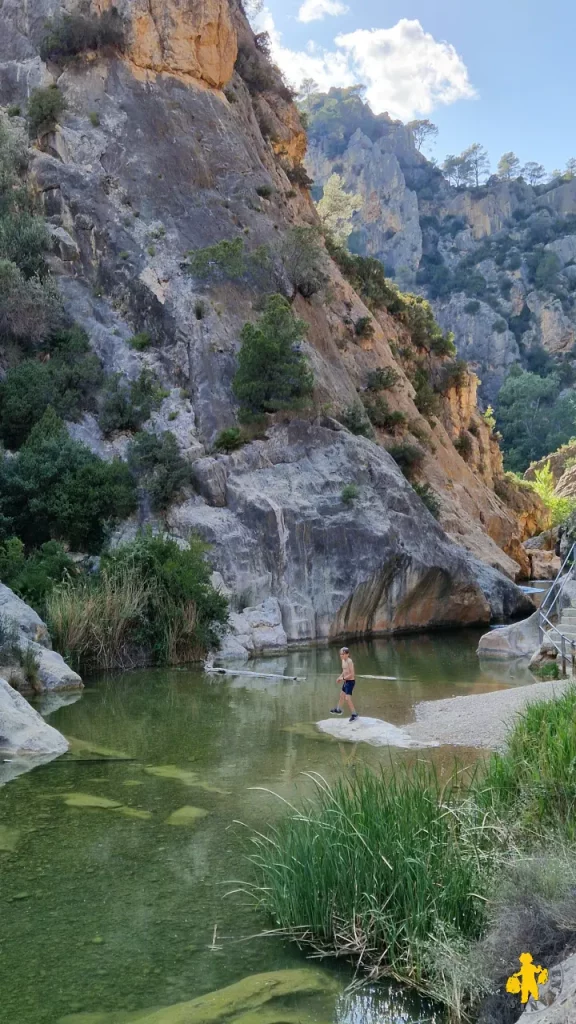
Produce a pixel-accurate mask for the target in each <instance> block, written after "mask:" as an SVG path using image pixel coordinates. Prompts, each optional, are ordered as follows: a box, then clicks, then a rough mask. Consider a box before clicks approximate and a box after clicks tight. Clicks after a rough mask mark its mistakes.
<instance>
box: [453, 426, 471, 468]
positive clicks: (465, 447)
mask: <svg viewBox="0 0 576 1024" xmlns="http://www.w3.org/2000/svg"><path fill="white" fill-rule="evenodd" d="M454 447H455V449H456V451H457V452H458V454H459V455H461V456H462V458H463V459H464V461H465V462H468V460H469V458H470V456H471V455H472V438H471V437H470V434H469V433H468V431H467V430H461V431H460V434H459V435H458V437H457V438H456V440H455V441H454Z"/></svg>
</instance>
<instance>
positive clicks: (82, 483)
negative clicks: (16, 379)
mask: <svg viewBox="0 0 576 1024" xmlns="http://www.w3.org/2000/svg"><path fill="white" fill-rule="evenodd" d="M135 507H136V496H135V489H134V484H133V481H132V478H131V476H130V472H129V470H128V467H127V466H126V465H125V464H124V463H122V462H120V461H119V460H114V461H113V462H103V461H102V460H101V459H99V458H98V457H97V456H96V455H93V454H92V452H91V451H90V450H89V449H88V448H86V446H85V445H83V444H79V443H78V442H77V441H73V440H72V439H71V438H70V437H69V436H68V433H67V431H66V429H65V428H64V426H63V424H62V422H61V421H60V420H59V419H58V417H57V416H56V414H55V412H54V410H53V409H47V410H46V412H45V413H44V416H43V417H42V419H41V420H39V422H38V423H37V424H36V425H35V427H34V428H33V429H32V431H31V433H30V435H29V436H28V439H27V441H26V444H25V445H24V446H23V447H22V448H21V449H20V451H19V452H18V454H17V455H15V456H13V457H9V456H6V455H4V456H3V457H2V458H1V459H0V540H3V539H7V538H8V537H11V536H14V535H16V536H18V537H20V538H21V539H22V540H23V541H24V543H25V545H26V547H27V548H34V547H38V546H39V545H41V544H43V543H44V542H45V541H48V540H61V541H63V542H65V543H67V544H68V545H70V547H71V548H73V549H75V550H80V551H88V552H98V551H99V550H100V548H101V547H102V544H103V543H104V540H105V539H106V537H107V535H108V532H109V531H110V530H111V529H112V528H113V526H115V525H116V523H118V522H120V521H121V520H122V519H125V518H126V517H127V516H129V515H130V514H131V513H132V512H133V511H134V510H135Z"/></svg>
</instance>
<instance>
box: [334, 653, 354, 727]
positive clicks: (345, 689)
mask: <svg viewBox="0 0 576 1024" xmlns="http://www.w3.org/2000/svg"><path fill="white" fill-rule="evenodd" d="M340 658H341V659H342V674H341V675H339V676H338V679H337V680H336V681H337V682H338V683H342V692H341V693H340V699H339V701H338V705H337V707H335V708H331V709H330V714H331V715H341V714H342V704H343V703H344V702H346V704H347V705H348V707H349V708H350V712H351V713H350V718H349V721H350V722H355V721H356V719H357V718H358V712H357V711H356V708H355V707H354V705H353V703H352V690H353V689H354V687H355V685H356V679H355V677H354V662H353V661H352V658H351V657H350V651H349V650H348V648H347V647H342V648H341V650H340Z"/></svg>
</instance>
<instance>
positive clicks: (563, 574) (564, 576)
mask: <svg viewBox="0 0 576 1024" xmlns="http://www.w3.org/2000/svg"><path fill="white" fill-rule="evenodd" d="M575 554H576V541H574V543H573V545H572V547H571V548H570V550H569V552H568V554H567V555H566V558H565V559H564V561H563V563H562V565H561V567H560V572H559V573H558V575H557V577H556V579H555V580H554V583H553V584H552V586H551V587H550V590H549V591H548V593H547V594H546V597H545V598H544V600H543V601H542V604H541V605H540V608H539V611H541V612H543V611H545V609H546V606H547V604H548V602H549V600H550V598H551V597H552V595H553V594H554V591H555V590H558V593H556V594H555V595H554V600H553V602H552V604H555V603H556V601H557V600H558V598H559V597H560V594H561V593H562V592H563V591H564V587H565V586H566V583H567V582H568V580H569V579H570V577H571V576H573V575H574V556H575ZM570 568H571V569H572V572H569V569H570ZM560 580H562V583H561V585H560V587H559V588H558V584H559V583H560Z"/></svg>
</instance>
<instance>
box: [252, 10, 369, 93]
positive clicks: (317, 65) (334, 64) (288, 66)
mask: <svg viewBox="0 0 576 1024" xmlns="http://www.w3.org/2000/svg"><path fill="white" fill-rule="evenodd" d="M254 31H256V32H268V35H269V36H270V41H271V44H272V56H273V58H274V60H275V61H276V63H277V64H278V67H280V68H281V69H282V71H283V72H284V75H285V76H286V80H287V81H288V82H290V83H291V85H294V86H295V87H296V88H298V87H299V85H300V84H301V82H303V81H304V79H305V78H313V79H314V81H315V82H316V83H317V85H318V87H319V89H320V90H321V91H322V92H327V91H328V89H331V88H332V86H333V85H334V86H348V85H355V84H356V82H357V81H358V79H357V77H356V75H355V73H354V71H353V69H352V67H351V63H350V59H349V57H348V56H347V55H346V54H345V53H338V52H336V51H334V52H331V51H330V50H318V48H317V46H316V44H315V43H313V42H312V41H310V42H309V43H308V46H307V48H306V50H290V49H288V48H287V47H285V46H283V45H282V38H281V35H280V33H279V32H278V29H277V28H276V26H275V24H274V19H273V17H272V14H271V12H270V11H269V10H268V8H264V10H263V11H262V12H261V13H260V14H259V15H258V17H257V18H256V19H255V22H254Z"/></svg>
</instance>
